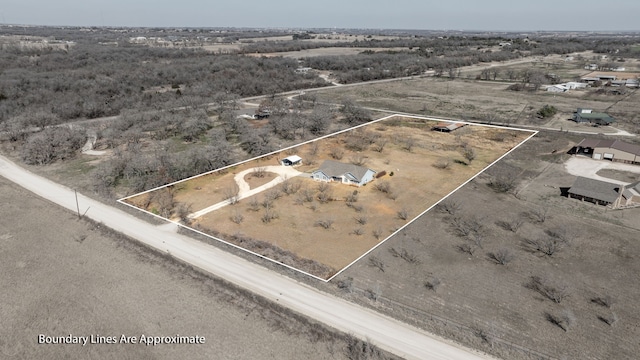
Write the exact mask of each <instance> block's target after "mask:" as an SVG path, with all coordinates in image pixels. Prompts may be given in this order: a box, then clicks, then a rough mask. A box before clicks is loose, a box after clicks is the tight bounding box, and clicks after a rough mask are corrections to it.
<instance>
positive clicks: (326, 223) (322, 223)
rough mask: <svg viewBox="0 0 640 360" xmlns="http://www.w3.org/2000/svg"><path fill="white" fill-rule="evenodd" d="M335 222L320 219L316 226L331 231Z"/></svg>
mask: <svg viewBox="0 0 640 360" xmlns="http://www.w3.org/2000/svg"><path fill="white" fill-rule="evenodd" d="M333 222H334V220H333V219H320V220H317V221H316V222H315V226H319V227H321V228H323V229H331V226H332V225H333Z"/></svg>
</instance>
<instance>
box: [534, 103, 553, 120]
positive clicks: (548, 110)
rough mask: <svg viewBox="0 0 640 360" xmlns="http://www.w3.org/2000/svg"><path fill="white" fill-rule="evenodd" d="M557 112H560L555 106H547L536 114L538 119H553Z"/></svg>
mask: <svg viewBox="0 0 640 360" xmlns="http://www.w3.org/2000/svg"><path fill="white" fill-rule="evenodd" d="M557 112H558V109H556V107H555V106H552V105H545V106H543V107H541V108H540V109H539V110H538V112H537V113H536V114H537V115H538V117H540V118H542V119H546V118H549V117H552V116H553V115H555V114H556V113H557Z"/></svg>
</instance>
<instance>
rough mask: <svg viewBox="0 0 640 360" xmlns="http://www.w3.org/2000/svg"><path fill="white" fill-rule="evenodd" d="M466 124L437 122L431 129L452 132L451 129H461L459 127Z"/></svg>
mask: <svg viewBox="0 0 640 360" xmlns="http://www.w3.org/2000/svg"><path fill="white" fill-rule="evenodd" d="M465 125H466V124H463V123H448V122H441V123H438V124H436V125H435V126H434V127H432V128H431V130H434V131H441V132H451V131H454V130H456V129H459V128H461V127H463V126H465Z"/></svg>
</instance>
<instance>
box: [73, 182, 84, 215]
mask: <svg viewBox="0 0 640 360" xmlns="http://www.w3.org/2000/svg"><path fill="white" fill-rule="evenodd" d="M73 192H74V193H75V194H76V209H77V210H78V220H80V219H81V218H82V217H81V216H80V205H79V204H78V190H76V189H73Z"/></svg>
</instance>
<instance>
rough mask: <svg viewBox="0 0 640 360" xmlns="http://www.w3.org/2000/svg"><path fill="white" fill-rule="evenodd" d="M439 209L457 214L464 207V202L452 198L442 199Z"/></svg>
mask: <svg viewBox="0 0 640 360" xmlns="http://www.w3.org/2000/svg"><path fill="white" fill-rule="evenodd" d="M437 208H438V210H440V211H442V212H445V213H447V214H449V215H455V214H456V213H457V212H458V211H460V209H462V204H461V203H459V202H457V201H455V200H451V199H446V200H443V201H441V202H440V203H439V204H438V206H437Z"/></svg>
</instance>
